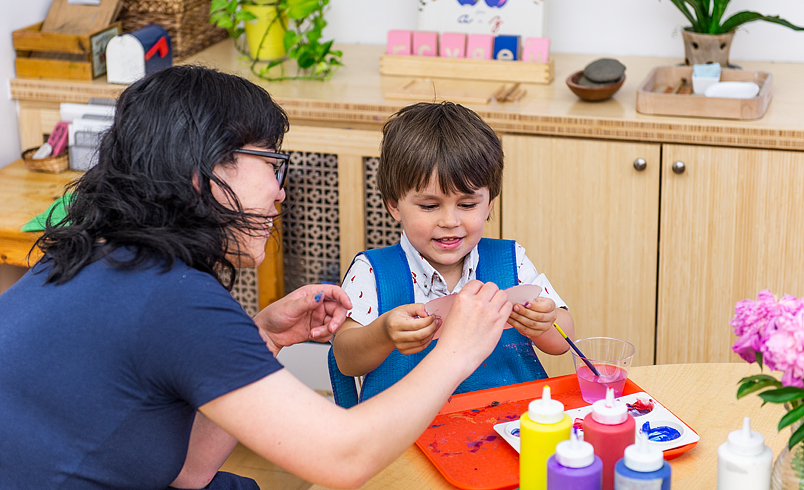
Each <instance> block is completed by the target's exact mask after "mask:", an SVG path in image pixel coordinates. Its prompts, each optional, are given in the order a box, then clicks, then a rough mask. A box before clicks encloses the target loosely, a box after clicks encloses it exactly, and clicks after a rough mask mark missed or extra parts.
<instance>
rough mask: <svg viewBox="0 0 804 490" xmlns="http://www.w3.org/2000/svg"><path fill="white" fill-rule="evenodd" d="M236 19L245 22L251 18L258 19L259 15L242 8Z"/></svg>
mask: <svg viewBox="0 0 804 490" xmlns="http://www.w3.org/2000/svg"><path fill="white" fill-rule="evenodd" d="M235 19H236V20H237V21H238V22H239V21H243V22H247V21H249V20H256V19H257V16H256V15H254V14H252V13H251V12H246V11H245V10H241V11H239V12H238V13H237V15H235Z"/></svg>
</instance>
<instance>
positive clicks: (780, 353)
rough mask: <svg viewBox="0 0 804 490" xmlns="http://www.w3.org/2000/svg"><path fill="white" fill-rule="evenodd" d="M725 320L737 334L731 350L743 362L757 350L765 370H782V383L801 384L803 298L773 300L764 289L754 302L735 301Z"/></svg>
mask: <svg viewBox="0 0 804 490" xmlns="http://www.w3.org/2000/svg"><path fill="white" fill-rule="evenodd" d="M729 323H730V325H731V326H732V328H733V329H734V333H735V334H736V335H737V337H738V339H737V341H736V342H735V343H734V346H732V349H733V350H734V352H736V353H737V354H739V355H740V357H742V358H743V359H744V360H746V361H747V362H755V361H756V353H757V352H760V353H762V358H763V361H764V363H765V365H766V366H768V368H769V369H771V370H774V371H781V372H782V373H783V376H782V384H783V385H785V386H797V387H804V382H803V381H802V379H804V300H799V299H797V298H796V297H795V296H791V295H785V296H784V297H783V298H782V299H781V300H779V301H776V298H775V297H774V296H773V294H771V292H770V291H769V290H767V289H766V290H763V291H761V292H760V293H759V295H758V296H757V300H756V301H754V300H743V301H739V302H738V303H737V305H736V307H735V311H734V318H733V319H732V320H731V322H729Z"/></svg>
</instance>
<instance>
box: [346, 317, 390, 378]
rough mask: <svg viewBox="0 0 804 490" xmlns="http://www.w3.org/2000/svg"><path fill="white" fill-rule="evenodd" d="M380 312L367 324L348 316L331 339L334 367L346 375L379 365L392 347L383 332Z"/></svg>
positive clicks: (360, 373)
mask: <svg viewBox="0 0 804 490" xmlns="http://www.w3.org/2000/svg"><path fill="white" fill-rule="evenodd" d="M385 316H386V315H382V316H380V317H379V318H377V319H376V320H374V321H373V322H371V323H369V324H368V325H365V326H364V325H361V324H359V323H357V322H356V321H354V320H352V319H351V318H347V319H346V321H344V322H343V326H341V328H340V330H338V333H337V334H336V335H335V337H334V338H333V339H332V353H333V354H334V355H335V360H336V361H337V362H338V369H340V370H341V372H342V373H343V374H345V375H346V376H364V375H366V374H367V373H369V372H371V371H373V370H374V369H376V368H377V366H379V365H380V364H381V363H382V361H384V360H385V358H386V357H388V354H390V353H391V352H392V351H393V350H394V344H393V343H392V342H391V341H390V340H389V339H388V337H387V336H386V335H385V333H384V327H383V326H382V324H383V323H384V322H385Z"/></svg>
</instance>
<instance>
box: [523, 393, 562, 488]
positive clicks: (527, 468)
mask: <svg viewBox="0 0 804 490" xmlns="http://www.w3.org/2000/svg"><path fill="white" fill-rule="evenodd" d="M571 430H572V420H571V419H570V418H569V416H568V415H567V414H566V413H564V404H563V403H561V402H560V401H558V400H551V399H550V387H549V386H545V387H544V388H543V390H542V397H541V398H537V399H535V400H533V401H532V402H530V405H528V411H527V412H526V413H524V414H522V418H521V419H520V427H519V437H520V443H521V449H520V453H519V488H520V490H546V489H547V460H548V459H549V458H550V456H552V455H553V453H555V452H556V446H557V445H558V443H559V442H561V441H565V440H568V439H569V438H570V431H571Z"/></svg>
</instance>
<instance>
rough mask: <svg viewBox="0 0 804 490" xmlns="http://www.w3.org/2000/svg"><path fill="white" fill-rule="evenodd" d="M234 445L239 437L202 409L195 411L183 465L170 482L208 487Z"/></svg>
mask: <svg viewBox="0 0 804 490" xmlns="http://www.w3.org/2000/svg"><path fill="white" fill-rule="evenodd" d="M235 445H237V439H235V438H234V437H232V436H230V435H229V434H227V433H226V432H225V431H224V430H223V429H221V428H220V427H218V426H217V425H215V424H214V423H213V422H212V421H211V420H209V419H208V418H207V417H206V416H205V415H204V414H202V413H201V412H196V414H195V420H194V421H193V429H192V431H191V432H190V445H189V447H188V448H187V457H186V458H185V460H184V467H182V469H181V472H180V473H179V476H177V477H176V479H175V480H173V483H171V484H170V486H171V487H172V488H205V487H206V486H207V485H209V482H210V481H212V478H214V477H215V473H217V471H218V468H220V467H221V465H223V463H224V461H226V458H228V457H229V455H230V454H231V453H232V451H233V450H234V448H235Z"/></svg>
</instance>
